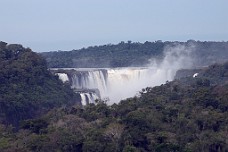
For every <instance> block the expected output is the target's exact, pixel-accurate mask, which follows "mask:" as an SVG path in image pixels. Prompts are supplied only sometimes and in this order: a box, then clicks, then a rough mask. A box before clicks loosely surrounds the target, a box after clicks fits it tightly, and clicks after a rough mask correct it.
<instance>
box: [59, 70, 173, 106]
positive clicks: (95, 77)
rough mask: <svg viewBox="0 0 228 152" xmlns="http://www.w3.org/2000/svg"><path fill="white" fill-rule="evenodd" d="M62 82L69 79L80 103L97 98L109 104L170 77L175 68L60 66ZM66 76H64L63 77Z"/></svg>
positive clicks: (84, 103)
mask: <svg viewBox="0 0 228 152" xmlns="http://www.w3.org/2000/svg"><path fill="white" fill-rule="evenodd" d="M61 71H64V72H65V75H64V78H63V74H61V75H60V74H58V75H59V77H60V79H61V80H62V81H66V80H68V81H69V82H70V84H71V87H72V88H73V89H74V90H75V92H77V93H80V96H81V102H82V104H83V105H86V104H88V103H94V101H95V100H96V99H109V101H108V102H107V103H108V104H113V103H118V102H119V101H120V100H122V99H126V98H128V97H133V96H135V95H136V94H137V93H138V92H139V91H141V89H142V88H145V87H150V86H156V85H160V84H162V83H165V82H166V81H167V80H172V79H173V77H174V75H175V71H174V70H172V69H159V68H148V67H136V68H132V67H127V68H106V69H92V68H91V69H90V68H85V69H77V68H73V69H61ZM66 76H67V78H68V79H67V78H66Z"/></svg>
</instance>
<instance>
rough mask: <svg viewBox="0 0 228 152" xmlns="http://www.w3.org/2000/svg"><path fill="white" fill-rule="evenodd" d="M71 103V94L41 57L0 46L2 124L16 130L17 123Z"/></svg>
mask: <svg viewBox="0 0 228 152" xmlns="http://www.w3.org/2000/svg"><path fill="white" fill-rule="evenodd" d="M74 102H76V99H75V94H74V92H73V91H72V90H71V89H70V87H69V86H67V85H65V84H63V83H62V82H61V81H60V80H59V79H58V77H57V76H54V75H52V74H51V73H50V72H49V71H48V69H47V64H46V61H45V59H44V58H43V57H41V56H40V55H38V54H37V53H35V52H32V50H31V49H29V48H24V47H23V46H22V45H18V44H7V43H5V42H0V122H1V123H4V124H13V125H15V126H18V123H19V121H20V120H23V119H27V118H34V117H35V116H38V115H40V114H42V113H43V112H45V111H47V110H49V109H51V108H53V107H59V106H61V105H68V104H71V103H74ZM78 102H80V101H78Z"/></svg>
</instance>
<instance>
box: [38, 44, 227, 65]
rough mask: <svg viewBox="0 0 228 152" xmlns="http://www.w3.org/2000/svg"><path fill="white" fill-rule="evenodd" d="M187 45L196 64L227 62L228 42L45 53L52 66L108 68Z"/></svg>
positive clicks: (141, 62) (146, 60)
mask: <svg viewBox="0 0 228 152" xmlns="http://www.w3.org/2000/svg"><path fill="white" fill-rule="evenodd" d="M179 46H184V47H183V48H182V49H187V50H188V51H191V52H192V57H193V58H194V59H195V63H194V65H195V66H205V65H210V64H213V63H218V62H224V61H226V60H227V59H228V42H200V41H194V40H189V41H187V42H168V41H167V42H162V41H156V42H148V41H147V42H145V43H133V42H131V41H128V42H127V43H125V42H121V43H119V44H116V45H114V44H108V45H103V46H93V47H88V48H82V49H79V50H72V51H56V52H44V53H41V55H42V56H44V57H45V58H46V60H47V63H48V67H50V68H64V67H68V68H70V67H71V68H73V67H74V68H86V67H88V68H107V67H129V66H145V65H147V64H149V63H150V59H151V58H158V59H161V58H162V57H163V56H164V53H165V51H167V50H169V49H170V48H172V49H175V47H176V48H177V49H178V47H179Z"/></svg>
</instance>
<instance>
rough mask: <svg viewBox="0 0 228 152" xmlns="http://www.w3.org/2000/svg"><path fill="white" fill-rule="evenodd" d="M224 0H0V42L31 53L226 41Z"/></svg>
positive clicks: (227, 12)
mask: <svg viewBox="0 0 228 152" xmlns="http://www.w3.org/2000/svg"><path fill="white" fill-rule="evenodd" d="M227 8H228V0H66V1H63V0H0V20H1V21H0V40H1V41H5V42H8V43H19V44H23V45H24V46H25V47H30V48H32V49H33V50H34V51H36V52H41V51H56V50H72V49H79V48H82V47H88V46H91V45H92V46H93V45H103V44H108V43H114V44H116V43H119V42H120V41H128V40H131V41H133V42H145V41H155V40H163V41H186V40H188V39H195V40H202V41H227V40H228V9H227Z"/></svg>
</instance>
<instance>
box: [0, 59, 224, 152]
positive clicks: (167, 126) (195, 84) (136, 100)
mask: <svg viewBox="0 0 228 152" xmlns="http://www.w3.org/2000/svg"><path fill="white" fill-rule="evenodd" d="M198 72H199V77H195V78H193V77H192V76H189V77H188V76H187V77H184V78H180V79H179V80H175V81H171V82H167V83H166V84H163V85H161V86H157V87H153V88H145V89H142V91H141V92H140V96H138V97H133V98H129V99H127V100H122V101H121V102H120V103H119V104H114V105H112V106H107V105H106V104H105V102H103V101H100V102H99V101H98V103H97V105H95V104H89V105H87V106H85V107H84V108H83V109H81V108H79V107H70V108H60V109H57V110H52V111H50V112H49V113H48V114H47V115H45V116H44V117H43V118H40V119H35V120H26V121H24V123H23V124H22V125H21V130H20V131H19V132H18V133H11V132H10V131H9V129H8V128H5V127H4V126H1V128H0V139H1V140H0V150H1V151H50V152H54V151H77V152H82V151H85V152H88V151H94V152H95V151H103V152H121V151H123V152H140V151H142V152H202V151H207V152H209V151H210V152H226V151H228V141H227V139H228V134H227V126H228V117H227V115H228V83H227V80H228V62H227V63H225V64H222V65H220V64H216V65H212V66H210V67H208V68H206V69H203V70H202V71H198ZM14 137H16V138H14Z"/></svg>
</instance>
